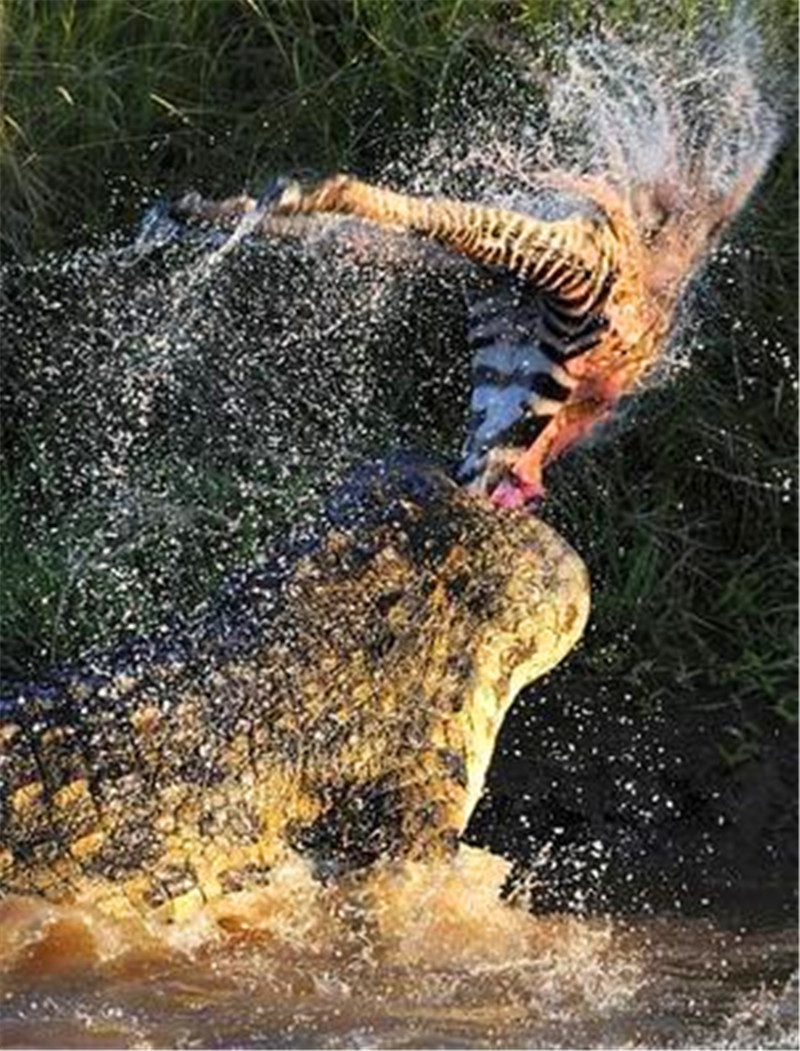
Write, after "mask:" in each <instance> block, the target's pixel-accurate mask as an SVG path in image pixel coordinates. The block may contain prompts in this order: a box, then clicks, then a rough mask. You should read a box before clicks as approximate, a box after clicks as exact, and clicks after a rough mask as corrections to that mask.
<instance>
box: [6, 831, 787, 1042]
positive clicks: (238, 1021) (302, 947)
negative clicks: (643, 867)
mask: <svg viewBox="0 0 800 1051" xmlns="http://www.w3.org/2000/svg"><path fill="white" fill-rule="evenodd" d="M505 875H506V863H505V862H504V861H502V860H500V859H498V858H497V857H493V856H491V855H489V854H487V853H485V852H482V851H478V850H475V849H469V848H467V849H465V850H464V851H463V852H462V854H461V855H460V857H459V858H458V859H456V861H455V862H454V863H453V864H451V865H444V864H442V863H437V864H436V865H428V866H426V865H422V864H420V865H416V866H407V867H406V868H405V869H404V870H403V871H402V872H398V871H395V872H392V873H386V874H384V875H383V876H382V877H379V878H376V879H375V880H374V881H373V882H372V883H371V884H370V885H369V886H365V885H360V886H357V887H349V888H348V887H346V886H345V887H343V886H341V885H340V886H328V887H323V886H321V885H319V884H318V883H315V882H314V881H313V880H312V879H311V877H310V875H309V874H308V872H307V870H306V869H305V868H304V866H303V864H302V863H301V862H300V861H296V862H291V863H287V864H286V865H285V866H284V867H283V868H282V869H281V870H280V871H278V872H277V873H276V875H275V880H274V882H273V885H272V886H271V887H270V888H263V889H260V890H259V892H258V894H250V895H247V896H245V895H242V896H240V898H239V900H236V901H228V902H226V903H225V905H224V906H217V907H212V906H208V907H207V908H206V909H205V911H203V912H201V913H198V914H196V915H195V916H193V917H191V918H189V919H186V920H185V921H183V922H182V924H180V925H178V926H173V927H165V926H160V927H158V928H156V927H152V926H148V924H147V921H146V920H145V919H142V921H141V922H138V921H137V922H136V923H133V922H131V921H128V922H127V923H125V924H123V923H122V922H121V921H112V920H109V919H108V918H103V917H100V916H99V915H97V914H94V913H92V911H91V909H89V908H77V907H72V908H66V907H60V908H58V907H54V906H46V905H43V904H42V903H37V902H31V901H27V902H26V901H16V902H14V901H11V902H6V903H5V904H4V915H3V917H2V957H3V964H2V982H1V983H0V989H1V990H2V998H1V1006H0V1044H2V1046H3V1047H18V1048H33V1047H36V1048H50V1047H81V1048H94V1047H104V1048H112V1047H113V1048H117V1047H141V1048H161V1047H181V1048H183V1047H186V1048H193V1047H208V1048H216V1047H243V1048H250V1047H252V1048H255V1047H281V1048H293V1047H331V1048H338V1047H341V1048H344V1047H348V1048H352V1047H374V1048H439V1047H443V1048H448V1047H465V1048H466V1047H469V1048H473V1047H474V1048H483V1047H487V1048H490V1047H529V1048H539V1047H552V1048H562V1047H563V1048H575V1047H625V1048H628V1047H630V1048H639V1047H676V1048H677V1047H742V1048H744V1047H747V1048H755V1047H759V1048H760V1047H764V1048H767V1047H770V1048H772V1047H775V1048H789V1047H796V1046H797V1042H798V1035H797V1009H796V1007H797V990H796V979H795V978H794V977H793V975H795V973H796V971H795V968H796V956H797V934H796V930H795V929H794V927H793V926H792V925H791V924H789V923H785V922H784V923H778V924H776V923H775V922H774V921H768V920H760V921H758V922H757V923H755V924H750V925H745V924H743V922H742V921H741V919H740V918H733V917H731V918H729V919H728V920H720V919H699V918H685V917H681V916H678V915H668V914H663V915H657V916H650V917H640V918H627V919H613V918H608V917H592V918H579V917H576V916H567V915H551V916H539V917H537V916H532V915H530V914H529V913H528V912H527V911H525V910H524V909H523V908H521V907H518V906H516V907H515V906H513V905H509V904H507V903H504V902H501V901H500V900H499V897H498V890H499V887H500V884H501V883H502V881H503V879H504V877H505Z"/></svg>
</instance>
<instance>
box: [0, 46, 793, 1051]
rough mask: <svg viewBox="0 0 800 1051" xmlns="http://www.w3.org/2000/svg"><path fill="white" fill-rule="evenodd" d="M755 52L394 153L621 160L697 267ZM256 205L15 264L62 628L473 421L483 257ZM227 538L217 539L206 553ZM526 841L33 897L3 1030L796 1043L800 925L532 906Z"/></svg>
mask: <svg viewBox="0 0 800 1051" xmlns="http://www.w3.org/2000/svg"><path fill="white" fill-rule="evenodd" d="M754 55H755V51H754V41H753V38H752V35H751V34H749V33H747V32H745V31H744V30H742V31H738V32H737V33H736V34H734V37H733V39H732V41H730V42H728V44H726V46H725V47H724V48H723V47H717V48H716V49H714V48H709V51H708V53H707V54H705V55H702V56H698V54H697V51H696V50H694V51H693V52H692V53H691V55H690V54H689V53H688V52H687V54H686V55H685V56H683V57H682V56H681V55H678V54H676V53H675V51H674V50H673V51H669V52H667V49H666V48H662V49H661V51H660V52H659V50H658V49H655V48H651V49H649V50H647V51H644V50H642V49H635V50H634V49H627V48H624V47H622V46H621V45H618V44H614V43H608V42H606V43H597V42H590V43H587V44H582V45H580V46H578V47H575V48H573V49H571V50H570V51H569V53H568V56H567V59H566V71H565V75H564V77H563V79H561V80H560V81H558V82H557V85H556V88H555V90H554V93H553V95H552V102H551V109H550V114H549V116H546V117H544V116H540V118H539V119H536V120H531V119H530V117H529V116H528V115H527V114H526V113H525V112H523V110H522V107H521V106H518V105H516V102H517V100H518V98H519V97H520V95H519V90H521V89H519V88H518V87H517V88H515V95H514V97H513V99H512V100H511V101H510V102H509V101H508V100H507V101H506V103H505V104H504V106H503V110H502V114H501V116H500V117H498V115H497V113H495V112H492V113H488V114H481V113H473V112H471V111H470V113H469V116H470V118H471V119H469V120H465V119H464V115H463V114H462V115H461V119H460V120H459V122H458V126H457V129H456V130H455V132H454V134H451V133H450V132H449V131H448V128H447V127H444V128H442V127H439V128H438V129H437V130H436V132H435V134H434V136H433V137H432V138H431V140H430V141H429V142H427V143H426V144H425V146H424V147H423V148H421V149H420V150H419V151H418V153H417V154H416V155H415V156H413V157H411V156H410V155H409V157H406V158H404V159H403V160H402V161H398V162H396V163H394V164H393V165H391V166H389V168H388V169H387V172H386V174H387V175H388V176H389V177H390V178H393V179H395V181H398V182H399V183H400V184H402V185H405V187H406V188H408V189H411V190H418V191H420V192H425V193H430V192H436V191H440V192H450V193H453V192H457V193H459V194H460V195H462V196H463V195H466V194H472V195H474V196H476V197H480V198H487V199H490V198H498V197H505V198H508V197H513V196H514V195H515V194H516V195H519V194H522V195H525V194H530V193H537V194H541V193H547V192H549V191H548V190H547V184H548V180H547V178H545V179H542V178H540V177H535V176H533V175H532V173H534V172H545V173H548V172H549V173H552V172H554V171H555V170H556V169H558V170H561V171H564V170H566V171H568V173H569V178H570V179H571V180H572V186H573V188H574V189H575V190H576V191H578V190H579V189H580V187H581V186H582V185H585V184H584V183H582V182H581V180H582V179H585V178H586V177H592V176H595V177H596V176H601V177H602V178H603V179H604V180H606V182H607V184H608V186H609V187H611V188H612V189H613V191H614V193H616V194H617V196H618V200H619V201H621V202H622V205H621V206H624V207H625V208H626V209H627V214H628V215H629V216H630V217H631V220H632V221H633V222H635V224H637V229H638V230H639V232H640V233H641V232H642V231H646V230H648V229H650V228H651V227H652V228H653V229H654V230H656V233H654V234H653V236H654V237H656V236H658V231H666V233H667V234H670V236H672V235H674V237H675V238H676V239H677V241H679V242H680V244H679V245H678V247H676V248H675V249H674V251H675V253H676V257H677V258H679V266H678V271H679V275H678V276H679V277H682V276H683V275H684V274H685V273H686V271H687V269H689V262H687V260H691V262H692V263H693V262H694V261H695V259H696V258H697V253H699V252H700V251H701V250H704V249H705V247H706V245H707V243H708V241H709V239H710V238H713V236H715V233H716V227H717V225H718V223H719V222H721V221H722V220H724V219H727V218H729V217H730V216H732V215H733V214H734V213H735V211H736V210H737V209H738V208H739V207H741V205H742V203H743V201H744V199H745V197H746V195H747V194H748V193H749V192H750V190H751V189H752V188H753V186H754V185H755V183H756V181H757V179H758V178H759V176H760V175H761V173H762V172H763V170H764V168H765V167H766V165H767V163H768V161H769V158H770V156H771V154H772V151H773V149H774V147H775V142H776V138H777V134H778V123H777V120H776V118H775V116H774V115H773V113H772V112H771V110H770V109H769V108H768V107H767V106H766V104H765V103H764V102H763V100H762V95H761V91H760V90H759V88H758V84H759V76H758V70H757V66H756V64H755V59H754ZM689 58H691V63H689ZM698 69H699V70H701V72H700V73H698V72H697V70H698ZM524 72H525V75H526V76H534V74H535V73H536V70H535V69H533V67H531V66H528V67H527V68H526V70H525V71H524ZM665 74H666V76H665ZM515 83H516V82H515ZM467 129H468V130H467ZM456 135H457V138H456ZM551 181H552V180H551ZM552 207H553V208H556V207H558V195H554V196H553V204H552ZM665 213H666V215H667V217H668V218H667V221H666V223H665V222H664V214H665ZM670 221H671V222H672V223H673V225H672V226H670V225H669V223H670ZM659 224H661V225H659ZM253 225H254V224H253V221H252V217H250V218H249V219H248V220H247V221H246V222H244V221H243V224H242V225H240V227H239V228H237V230H236V231H235V233H234V234H233V235H232V237H231V238H230V239H229V240H227V241H226V242H225V243H224V244H223V245H221V246H219V247H217V248H216V250H215V251H214V253H212V254H211V255H208V253H207V252H206V251H205V250H204V249H203V248H202V247H196V248H195V247H192V246H188V247H187V246H174V247H166V248H163V249H161V250H159V251H158V252H155V253H149V254H143V255H140V256H139V257H137V258H134V257H131V255H130V254H129V253H127V252H118V251H117V249H116V246H112V248H111V249H110V250H105V249H104V250H99V251H96V252H92V251H81V252H77V253H74V254H73V255H71V256H69V257H66V258H64V257H51V258H49V259H46V260H44V261H42V262H41V263H40V264H38V265H37V266H35V267H33V268H30V267H27V268H25V269H24V271H19V270H14V269H13V268H12V269H9V270H8V271H7V272H6V273H5V274H4V275H3V276H4V283H5V290H6V295H7V303H8V308H7V309H8V310H9V315H8V316H9V317H10V319H11V320H10V323H9V324H8V325H7V326H6V328H7V331H8V332H9V333H10V336H11V343H12V349H11V351H10V354H11V355H14V354H16V355H17V359H18V360H17V361H16V364H15V365H14V368H16V369H18V370H19V375H20V376H21V375H22V374H23V373H24V374H25V375H26V383H24V384H23V383H22V381H21V379H20V382H19V384H18V389H19V394H18V395H17V397H16V400H15V404H14V406H13V411H12V415H11V426H12V428H18V429H19V431H20V432H23V431H24V432H25V434H26V435H27V436H28V437H27V438H26V441H31V436H33V439H32V462H31V464H30V465H29V468H28V470H29V471H30V472H31V476H30V477H29V479H28V481H27V482H26V484H27V485H28V486H29V490H30V489H33V490H35V491H37V492H38V491H39V490H40V489H43V490H44V491H45V492H46V494H47V500H46V502H45V504H46V506H45V507H44V509H42V508H41V507H38V508H37V512H36V517H31V518H30V519H28V520H27V523H26V524H27V525H28V526H29V527H30V529H31V531H32V534H33V536H34V539H35V540H37V541H40V542H41V543H42V544H44V543H45V542H46V541H48V540H49V542H51V543H52V534H53V533H58V534H59V536H60V537H61V538H62V539H61V540H60V543H61V545H62V555H63V559H64V561H65V562H66V564H67V566H68V570H69V572H68V574H67V577H66V583H65V584H64V586H63V589H62V592H61V594H60V595H59V596H58V597H57V599H56V602H55V605H56V607H57V608H56V609H55V610H54V611H52V616H51V621H52V626H51V632H50V634H51V642H50V645H49V647H48V652H47V653H46V654H43V655H42V656H46V657H48V658H52V657H54V656H58V655H61V654H63V653H64V652H68V646H69V644H70V640H73V639H74V637H75V636H76V635H79V636H80V637H81V638H82V639H83V641H84V642H85V641H87V640H88V641H95V642H97V641H99V640H107V639H108V638H109V637H110V635H111V634H113V632H114V631H117V632H121V633H126V632H129V631H132V630H139V629H141V628H142V627H145V626H147V625H148V624H150V623H152V622H153V620H152V618H155V620H156V621H157V620H160V619H163V618H164V616H165V615H166V614H168V613H169V612H170V611H171V610H172V609H174V608H175V607H176V599H175V595H176V593H183V596H184V597H183V605H184V608H186V606H187V604H188V605H190V604H191V603H192V602H196V601H199V600H200V599H201V598H202V597H203V596H204V594H205V593H206V592H207V591H208V590H209V589H210V587H211V585H212V584H213V583H214V582H215V581H216V580H218V579H219V578H220V577H222V576H224V573H225V572H226V570H227V569H229V568H230V566H231V565H234V564H236V562H238V561H242V560H243V559H246V558H249V557H252V555H253V553H254V552H255V551H258V550H260V549H263V548H264V547H266V546H268V545H269V543H270V541H271V540H272V539H273V538H274V536H275V535H276V534H277V533H279V532H281V531H282V530H284V529H285V528H286V521H287V519H288V518H289V517H290V515H291V516H293V517H294V518H300V519H302V516H303V514H304V513H305V512H308V513H309V514H310V512H311V511H312V510H313V509H314V508H316V507H317V506H318V504H319V502H320V501H321V500H322V498H323V496H324V494H325V493H326V492H327V491H329V490H330V488H331V485H332V480H333V479H335V477H337V476H338V475H339V474H341V472H342V471H343V470H344V469H345V468H346V467H348V466H349V465H350V464H352V463H353V462H356V461H357V460H359V459H361V458H362V457H363V456H365V455H366V454H367V453H369V452H371V451H373V450H375V449H380V448H386V447H388V446H391V445H394V444H401V443H403V442H405V443H408V442H409V441H411V442H412V443H413V442H414V441H416V442H418V443H419V444H421V445H423V444H424V445H427V446H429V445H430V441H431V435H432V434H435V435H436V440H437V441H438V448H439V451H441V452H443V453H445V454H452V453H453V452H454V450H455V448H456V447H457V443H458V441H459V440H460V434H459V427H460V424H461V419H462V417H463V411H464V408H465V395H466V379H465V377H466V373H467V363H466V358H465V350H464V348H463V346H462V345H461V343H460V341H459V339H458V336H457V335H453V333H456V332H457V330H458V318H459V304H458V299H459V295H460V287H459V281H460V278H459V276H458V274H457V273H455V274H453V273H451V272H449V271H446V272H445V277H444V278H442V277H441V275H440V278H439V279H438V281H437V282H436V283H435V286H431V285H430V283H429V282H428V275H429V270H430V267H431V258H430V256H429V255H427V254H425V253H423V252H422V251H421V250H419V249H418V248H415V247H414V246H413V245H411V244H409V245H407V246H406V247H407V251H406V252H405V253H404V255H403V257H402V266H401V267H400V268H398V267H397V266H396V265H395V264H393V263H392V262H391V259H389V258H388V253H386V254H385V255H384V256H383V257H382V252H383V251H384V247H385V246H383V244H382V242H381V241H380V239H376V240H375V241H374V242H372V243H370V244H368V245H367V249H368V251H367V255H368V259H369V266H368V267H365V266H364V265H363V263H362V262H361V260H360V259H359V257H358V253H359V251H360V248H359V244H358V241H357V239H356V240H354V241H350V242H347V241H345V243H344V244H342V243H341V241H339V240H337V238H336V236H335V234H333V235H332V234H330V233H325V232H324V231H323V232H321V233H320V236H319V239H318V240H317V241H316V242H314V241H312V242H310V243H303V244H293V245H290V246H286V245H282V244H276V243H266V244H257V243H253V242H249V241H248V240H247V234H248V233H249V231H250V230H251V229H252V227H253ZM662 236H664V234H663V233H662ZM677 241H676V244H677ZM661 243H662V245H663V243H664V242H663V241H662V242H661ZM387 260H388V261H387ZM654 272H655V271H654ZM673 277H674V275H671V274H670V273H667V272H663V271H659V273H658V280H659V281H667V282H669V281H670V280H672V279H673ZM426 282H428V283H426ZM70 300H74V301H76V302H78V303H79V304H80V321H76V320H75V319H74V318H73V317H70V316H68V315H66V316H65V313H64V311H65V306H66V304H67V303H68V302H69V301H70ZM31 304H32V305H33V306H34V307H35V313H36V317H35V320H34V321H31V320H30V319H29V318H27V316H26V315H27V311H29V310H30V306H31ZM412 306H413V308H414V309H412ZM23 318H25V320H23ZM53 346H57V347H58V358H57V360H55V355H53V353H52V347H53ZM674 346H677V344H673V347H674ZM392 347H395V348H396V349H395V350H394V352H392V349H391V348H392ZM409 355H410V360H409ZM675 355H676V352H675V351H674V350H673V352H672V355H671V357H670V360H669V363H668V367H669V366H670V365H672V366H674V364H675V362H676V360H677V359H676V356H675ZM443 362H450V363H451V364H450V366H449V367H446V366H444V365H443ZM409 376H411V377H413V380H412V381H409V380H408V377H409ZM301 405H302V411H299V406H301ZM442 406H451V408H449V409H447V412H449V413H450V415H449V416H447V418H445V419H444V420H443V419H441V415H442ZM45 409H46V410H47V411H46V413H45V412H44V410H45ZM15 433H16V432H15ZM12 453H14V454H17V453H18V450H15V449H14V445H13V441H12ZM200 545H202V546H206V547H210V550H211V557H210V560H209V561H210V565H207V566H206V567H205V568H204V569H202V570H201V571H200V572H198V567H197V562H196V560H193V559H192V557H191V554H190V549H191V548H192V547H195V546H200ZM40 569H41V567H40ZM109 594H110V595H112V596H113V601H109V600H108V598H107V596H108V595H109ZM104 596H105V597H104ZM177 604H178V605H180V603H177ZM87 609H88V610H89V613H90V614H91V616H89V617H88V619H89V620H91V621H92V623H91V626H90V627H87V626H86V624H85V623H84V620H85V619H87ZM92 618H93V619H92ZM507 869H508V866H507V865H506V863H505V862H503V861H500V860H499V859H497V858H493V857H491V856H489V855H487V854H485V853H482V852H477V851H473V850H469V849H467V848H464V849H463V850H462V852H461V853H460V855H459V857H458V858H457V859H456V861H455V862H454V863H453V865H452V866H446V865H444V864H440V865H436V866H431V865H427V866H426V865H424V864H421V863H420V864H417V865H409V866H406V867H405V868H404V869H403V870H391V871H387V872H384V873H380V874H379V875H378V876H376V877H375V878H374V879H373V880H372V881H371V882H370V883H368V884H354V885H347V884H346V883H345V884H342V885H334V886H322V885H320V884H319V883H317V882H315V881H314V880H312V878H311V876H310V875H309V873H308V872H307V870H306V869H305V867H304V866H303V864H302V863H301V862H300V861H299V860H295V861H292V862H290V863H287V864H286V865H285V866H283V867H282V868H281V869H280V870H279V871H277V872H276V873H275V874H274V878H273V881H272V884H271V886H270V887H268V888H265V889H264V890H263V891H259V892H258V893H256V892H250V893H248V894H247V895H243V896H242V897H241V898H239V899H235V900H234V899H226V900H225V902H224V903H223V904H218V905H215V906H214V907H213V908H212V907H210V906H209V908H208V909H206V910H204V911H202V912H201V913H200V914H199V915H197V916H195V917H193V918H192V920H191V921H187V922H185V923H183V924H177V925H175V926H174V927H173V928H171V929H169V930H165V929H164V928H159V929H157V930H155V929H150V928H148V926H147V924H146V921H144V920H143V921H142V923H141V925H139V924H133V923H132V922H131V923H129V924H128V925H123V924H121V923H114V922H112V921H110V920H108V919H105V918H101V917H100V916H98V915H95V914H93V913H92V912H91V911H90V910H89V909H86V908H81V907H74V908H58V907H55V906H50V905H42V904H39V903H31V902H19V901H17V902H6V903H5V904H4V905H3V915H2V927H1V928H0V929H2V945H1V946H0V948H1V949H2V952H1V953H0V954H1V955H2V958H3V961H4V964H3V971H4V973H3V975H2V983H1V984H0V990H1V991H2V995H3V1004H2V1009H1V1013H0V1033H2V1042H3V1043H4V1044H6V1045H8V1046H33V1045H34V1044H38V1045H39V1046H42V1045H44V1044H52V1045H53V1046H56V1045H64V1044H66V1045H72V1046H111V1045H115V1046H130V1045H135V1046H144V1047H148V1046H150V1047H152V1046H187V1047H191V1046H215V1045H236V1046H242V1047H247V1046H252V1047H255V1046H330V1047H346V1046H383V1047H402V1046H476V1047H478V1046H487V1047H492V1046H498V1047H499V1046H511V1045H515V1046H520V1045H522V1046H551V1047H574V1046H596V1047H602V1046H609V1047H610V1046H629V1047H646V1046H654V1045H658V1046H686V1045H687V1044H689V1043H691V1044H693V1045H695V1046H718V1047H744V1046H747V1047H755V1046H763V1047H792V1046H796V1040H797V1035H796V1015H795V1014H794V1013H793V1010H792V1007H793V991H792V987H791V985H789V984H787V982H788V975H789V973H790V971H791V969H792V966H793V963H794V960H795V940H794V935H793V934H788V935H787V932H786V931H784V930H781V929H779V928H774V927H770V926H769V925H766V926H764V927H761V928H758V929H755V930H752V931H746V930H744V929H742V928H741V927H740V925H738V923H736V922H733V921H730V922H724V921H720V922H719V923H717V924H714V923H712V922H711V921H702V922H701V921H695V920H688V919H682V918H680V917H674V916H673V917H661V918H646V919H637V920H628V921H622V920H619V921H611V920H608V919H598V920H589V919H585V918H584V919H580V918H576V917H569V916H553V917H550V918H537V919H534V918H532V917H530V916H528V915H527V914H526V913H525V911H524V910H523V909H522V908H520V907H512V906H511V905H509V904H507V903H504V902H502V901H501V900H500V891H501V888H502V887H503V885H504V883H505V880H506V878H507V875H508V872H507ZM154 978H155V979H157V981H156V982H154Z"/></svg>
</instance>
